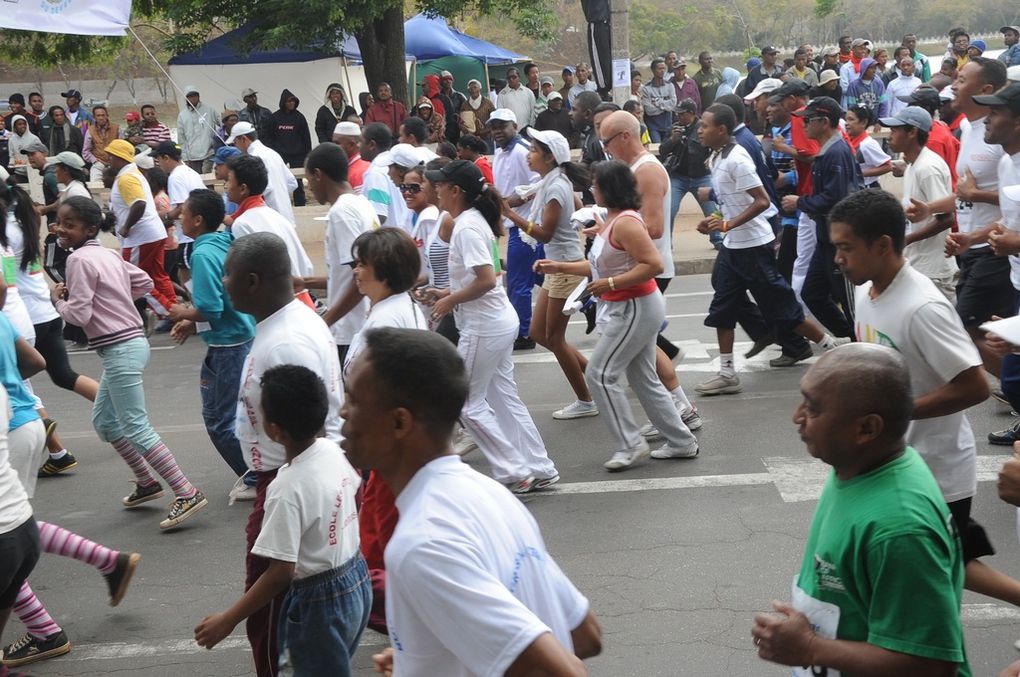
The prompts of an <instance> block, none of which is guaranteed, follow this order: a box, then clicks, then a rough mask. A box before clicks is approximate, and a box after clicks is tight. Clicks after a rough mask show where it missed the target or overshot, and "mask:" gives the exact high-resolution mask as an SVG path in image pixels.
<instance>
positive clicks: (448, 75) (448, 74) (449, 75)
mask: <svg viewBox="0 0 1020 677" xmlns="http://www.w3.org/2000/svg"><path fill="white" fill-rule="evenodd" d="M439 77H440V79H442V78H452V77H453V73H451V72H450V71H443V72H442V73H440V74H439Z"/></svg>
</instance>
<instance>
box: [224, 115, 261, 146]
mask: <svg viewBox="0 0 1020 677" xmlns="http://www.w3.org/2000/svg"><path fill="white" fill-rule="evenodd" d="M254 133H255V127H254V126H253V125H252V124H251V123H250V122H247V121H245V120H241V121H240V122H238V123H237V124H236V125H234V127H233V129H231V130H230V137H229V138H228V139H227V143H228V144H231V143H234V141H237V137H239V136H244V135H246V134H254Z"/></svg>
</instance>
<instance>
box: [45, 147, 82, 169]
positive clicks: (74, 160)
mask: <svg viewBox="0 0 1020 677" xmlns="http://www.w3.org/2000/svg"><path fill="white" fill-rule="evenodd" d="M46 162H47V163H48V164H52V165H67V166H68V167H73V168H74V169H84V168H85V160H83V159H82V158H81V156H80V155H78V154H77V153H74V152H71V151H69V150H65V151H63V152H61V153H57V154H56V155H54V156H53V157H48V158H46Z"/></svg>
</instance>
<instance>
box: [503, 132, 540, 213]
mask: <svg viewBox="0 0 1020 677" xmlns="http://www.w3.org/2000/svg"><path fill="white" fill-rule="evenodd" d="M530 148H531V144H530V143H529V142H528V140H527V139H525V138H523V137H521V136H517V137H514V139H513V141H511V142H510V145H509V146H507V147H506V148H500V147H499V146H497V147H496V152H495V153H494V154H493V156H492V180H493V181H494V182H495V184H496V188H497V189H498V190H499V194H500V195H502V196H503V197H505V198H510V197H513V196H514V195H515V194H516V193H515V192H514V191H516V190H517V187H518V186H530V185H531V184H533V183H538V182H539V180H540V179H541V178H542V177H540V176H539V175H538V172H535V171H532V170H531V169H529V168H528V149H530ZM512 209H513V210H514V211H515V212H517V214H518V215H520V216H521V217H523V218H525V219H527V218H528V215H529V214H531V204H530V203H528V202H525V203H523V204H520V205H518V206H516V207H513V208H512ZM503 227H504V228H508V229H509V228H516V227H517V226H516V225H514V224H513V223H512V222H511V221H510V219H506V218H505V219H503Z"/></svg>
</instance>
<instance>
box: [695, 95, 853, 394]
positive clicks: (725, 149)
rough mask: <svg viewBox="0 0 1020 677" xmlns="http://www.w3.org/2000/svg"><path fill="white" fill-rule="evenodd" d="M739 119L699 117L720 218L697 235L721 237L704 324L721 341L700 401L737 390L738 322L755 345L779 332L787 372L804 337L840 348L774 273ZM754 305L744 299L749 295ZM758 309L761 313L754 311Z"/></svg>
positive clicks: (807, 350) (763, 210)
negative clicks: (736, 134)
mask: <svg viewBox="0 0 1020 677" xmlns="http://www.w3.org/2000/svg"><path fill="white" fill-rule="evenodd" d="M736 126H737V118H736V115H735V114H734V113H733V109H732V108H730V107H729V106H726V105H723V104H713V105H711V106H709V107H708V108H707V109H706V110H705V112H704V113H702V115H701V125H700V126H699V128H698V138H699V140H700V141H701V143H702V144H703V145H704V146H706V147H707V148H711V149H712V150H714V151H716V152H715V154H714V155H713V158H712V160H711V170H712V188H713V191H714V192H715V195H716V197H717V199H718V202H719V206H720V209H721V210H722V218H719V217H718V216H716V215H714V214H713V215H711V216H708V217H706V218H704V219H702V221H701V222H700V223H699V224H698V230H699V231H700V232H702V233H708V232H710V231H713V230H715V231H719V232H721V233H724V234H725V237H724V238H723V241H722V247H721V248H720V249H719V255H718V256H717V257H716V260H715V265H714V266H713V268H712V289H713V290H714V293H713V296H712V303H711V305H710V306H709V309H708V317H706V318H705V326H708V327H715V329H716V335H717V336H718V339H719V353H720V354H719V374H718V375H717V376H716V377H715V378H713V379H711V380H709V381H706V382H705V383H700V384H698V386H697V387H696V388H695V389H696V390H697V391H698V392H699V393H701V394H703V395H729V394H732V393H739V392H740V391H741V385H740V378H739V377H738V376H737V373H736V369H735V366H734V363H733V341H734V328H735V327H736V325H737V323H738V322H739V323H740V324H741V325H742V326H743V327H745V329H746V330H747V331H748V332H749V333H750V334H751V338H752V339H755V340H757V339H758V338H760V337H762V336H765V335H767V334H768V333H769V331H770V326H773V327H775V329H776V340H777V342H778V343H779V344H780V345H781V346H782V347H783V354H782V355H780V356H779V357H777V358H775V359H773V360H772V361H771V362H770V364H771V365H772V366H774V367H787V366H792V365H794V364H796V363H797V362H800V361H801V360H805V359H807V358H809V357H811V356H812V354H813V352H812V350H811V346H810V345H809V344H808V342H807V341H805V340H804V338H805V337H807V338H809V339H811V340H812V341H814V342H815V343H817V344H819V346H821V347H822V349H823V350H831V349H832V348H835V347H836V346H837V345H840V343H843V342H848V341H839V342H837V340H836V339H834V338H833V337H832V336H830V335H829V334H826V333H824V332H822V330H821V329H819V328H818V326H817V325H816V324H815V323H814V322H812V321H810V320H807V319H805V318H804V310H803V308H801V306H800V303H798V302H797V297H796V295H795V294H794V293H793V289H792V288H791V287H790V285H789V283H788V282H787V281H786V280H785V279H784V278H783V277H782V275H780V274H779V269H778V268H777V267H776V257H775V253H774V250H773V248H772V242H773V241H774V240H775V238H776V236H775V234H774V233H773V231H772V226H771V224H770V223H769V217H770V216H773V215H775V214H776V213H777V210H776V207H775V205H773V204H772V201H771V200H769V196H768V193H766V192H765V187H764V186H763V185H762V182H761V178H760V177H759V176H758V171H757V169H756V168H755V165H754V160H752V159H751V156H750V155H749V154H748V152H747V151H746V150H744V148H743V146H741V145H740V144H738V143H737V142H736V141H734V139H733V130H734V129H735V128H736ZM748 292H750V293H751V296H753V297H754V300H755V301H756V302H757V304H758V305H757V307H756V306H755V305H754V304H753V303H751V302H749V301H748V300H747V293H748ZM759 308H760V311H759Z"/></svg>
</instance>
